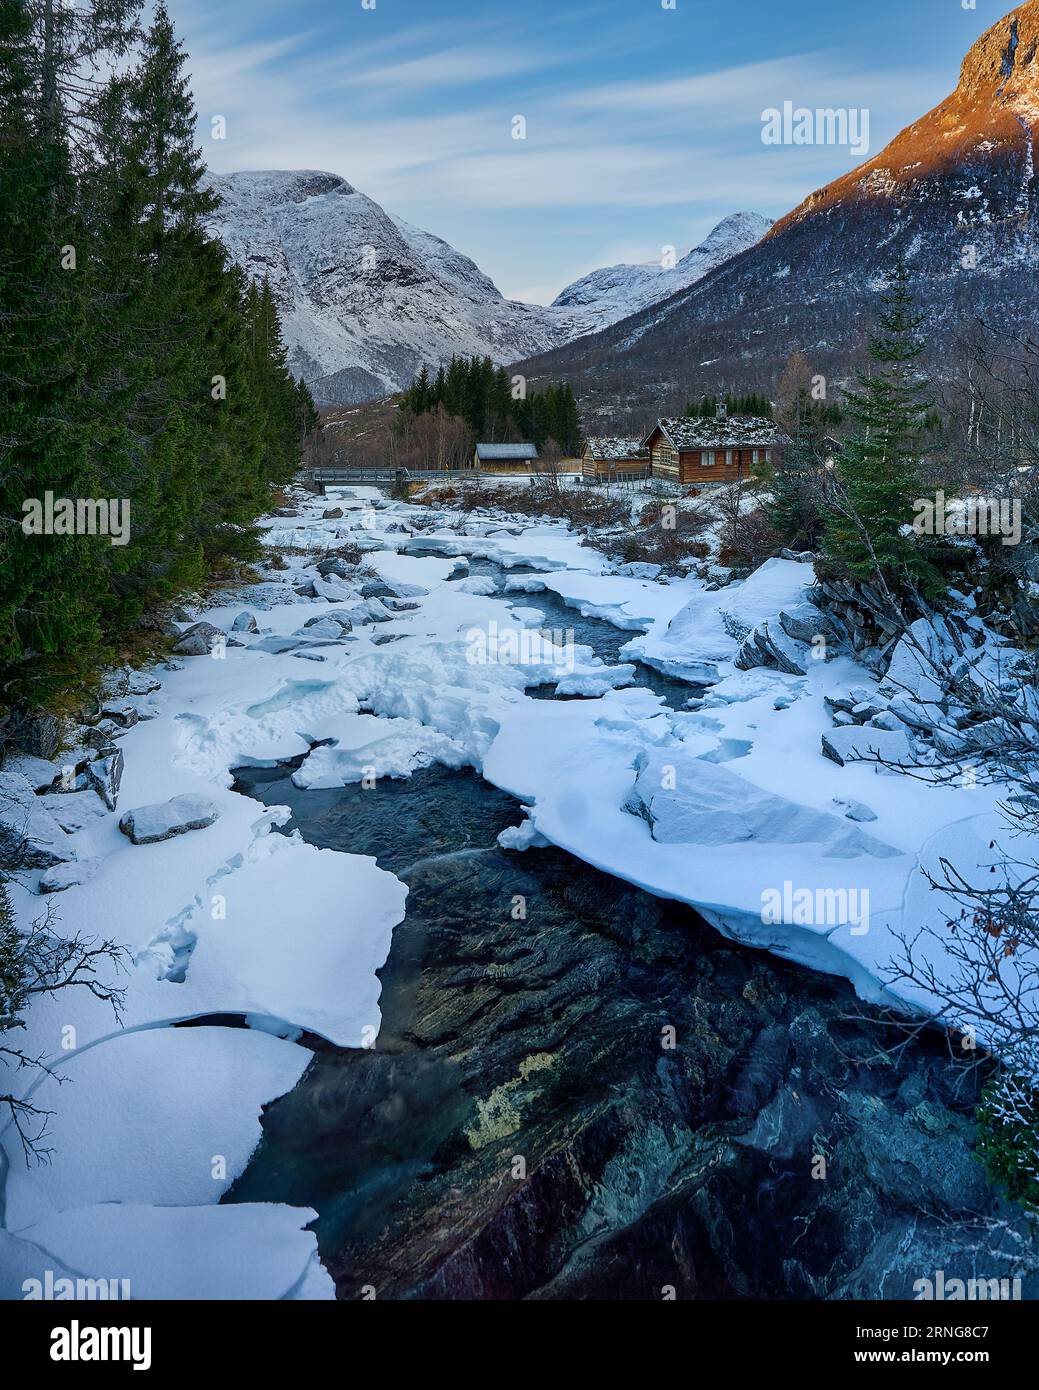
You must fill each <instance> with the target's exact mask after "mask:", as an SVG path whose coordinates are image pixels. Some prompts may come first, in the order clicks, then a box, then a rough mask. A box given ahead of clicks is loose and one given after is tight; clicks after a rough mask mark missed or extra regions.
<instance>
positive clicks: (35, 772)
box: [7, 756, 64, 792]
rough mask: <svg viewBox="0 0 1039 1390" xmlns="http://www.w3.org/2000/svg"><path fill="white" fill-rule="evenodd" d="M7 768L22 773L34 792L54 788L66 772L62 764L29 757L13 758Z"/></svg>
mask: <svg viewBox="0 0 1039 1390" xmlns="http://www.w3.org/2000/svg"><path fill="white" fill-rule="evenodd" d="M7 767H8V768H9V769H10V770H11V771H14V772H20V773H21V775H22V776H23V777H24V778H25V779H26V781H27V782H28V783H29V785H30V786H31V787H32V789H33V791H34V792H43V791H47V790H48V789H49V788H50V787H53V785H54V783H55V782H56V781H57V780H58V778H59V777H60V776H61V774H62V772H63V770H64V769H63V766H62V764H61V763H52V762H49V761H48V760H47V759H46V758H33V757H29V756H25V757H20V758H11V759H9V760H8V763H7Z"/></svg>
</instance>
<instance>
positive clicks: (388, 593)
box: [361, 579, 397, 598]
mask: <svg viewBox="0 0 1039 1390" xmlns="http://www.w3.org/2000/svg"><path fill="white" fill-rule="evenodd" d="M361 597H362V598H396V597H397V595H396V594H395V593H394V591H393V590H392V589H391V588H390V586H389V585H388V584H387V583H386V582H385V581H384V580H382V579H375V580H372V581H371V583H369V584H362V585H361Z"/></svg>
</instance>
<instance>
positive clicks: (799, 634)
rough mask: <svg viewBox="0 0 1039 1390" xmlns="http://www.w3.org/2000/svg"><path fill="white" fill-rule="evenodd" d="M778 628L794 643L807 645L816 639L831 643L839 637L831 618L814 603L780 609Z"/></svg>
mask: <svg viewBox="0 0 1039 1390" xmlns="http://www.w3.org/2000/svg"><path fill="white" fill-rule="evenodd" d="M779 626H780V627H781V628H782V629H783V631H784V632H785V633H786V635H787V636H788V637H791V638H793V639H794V641H795V642H807V643H808V644H809V645H811V643H812V642H813V641H814V640H815V638H817V637H825V638H826V639H827V640H828V641H833V640H835V639H836V638H837V637H838V636H839V633H838V630H837V625H836V623H835V622H834V620H833V618H831V616H830V615H829V613H824V612H823V610H822V609H821V608H817V607H816V606H815V604H814V603H799V604H797V605H796V606H791V607H790V608H782V609H780V611H779Z"/></svg>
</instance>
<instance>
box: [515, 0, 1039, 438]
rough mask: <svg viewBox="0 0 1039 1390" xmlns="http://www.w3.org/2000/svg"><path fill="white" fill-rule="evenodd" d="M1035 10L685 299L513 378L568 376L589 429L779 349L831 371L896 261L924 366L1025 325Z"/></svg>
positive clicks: (1024, 8)
mask: <svg viewBox="0 0 1039 1390" xmlns="http://www.w3.org/2000/svg"><path fill="white" fill-rule="evenodd" d="M1037 145H1039V0H1028V3H1027V4H1024V5H1021V6H1019V7H1018V9H1016V10H1014V11H1013V13H1011V14H1009V15H1007V16H1005V17H1004V18H1003V19H1001V20H999V21H998V22H997V23H996V24H994V25H993V26H992V27H991V28H990V29H989V30H988V31H987V32H986V33H985V34H984V35H982V37H981V38H980V39H979V40H978V41H977V42H976V43H975V44H974V46H973V47H972V48H971V50H970V51H969V53H968V54H967V55H966V57H965V59H964V62H963V66H962V70H961V73H960V80H959V83H958V85H957V87H956V89H955V91H953V92H952V94H951V95H950V96H949V97H947V98H946V99H945V101H943V102H942V103H941V104H940V105H939V106H937V107H935V109H934V110H933V111H930V112H928V113H927V114H926V115H924V116H922V117H921V118H920V119H919V120H918V121H916V122H914V123H913V124H912V125H910V126H908V127H907V128H906V129H905V130H903V131H902V132H901V133H900V134H899V135H897V136H896V137H895V139H894V140H892V141H891V143H890V144H889V145H888V146H887V147H886V148H885V149H883V150H881V151H880V153H879V154H877V155H875V156H874V157H872V158H871V159H869V160H868V161H867V162H866V163H864V164H861V165H860V166H859V167H858V168H856V169H853V170H852V171H851V172H849V173H848V174H845V175H844V176H843V177H841V178H839V179H837V180H835V181H834V182H833V183H831V184H828V185H827V186H826V187H824V188H821V189H819V190H817V191H816V192H814V193H812V194H811V195H810V196H809V197H808V198H806V199H805V201H804V202H803V203H801V204H800V205H799V206H798V207H797V208H795V209H794V210H793V211H792V212H790V213H789V214H788V215H787V216H786V217H783V218H781V219H780V220H779V221H778V222H777V223H776V224H775V226H774V227H773V228H772V229H771V230H770V231H769V232H768V234H767V235H766V236H765V237H763V238H762V239H761V240H760V241H759V242H758V243H757V244H756V245H755V246H753V247H752V248H751V249H750V250H748V251H745V252H744V253H743V254H741V255H739V256H736V257H733V258H731V259H729V260H728V261H726V262H725V264H723V265H722V266H720V267H718V268H717V269H715V270H713V271H711V272H710V273H709V274H708V275H706V276H704V277H703V278H702V279H701V280H699V281H698V282H697V283H696V284H694V285H692V286H690V287H689V288H688V289H684V290H680V291H679V293H678V294H677V295H674V296H673V297H671V298H669V299H668V300H667V301H666V302H664V303H663V304H659V305H651V306H649V307H648V308H645V309H643V310H641V311H640V312H638V313H637V314H635V315H633V316H632V317H631V318H628V319H625V320H624V321H623V322H620V323H616V324H613V325H612V326H611V327H609V328H608V329H605V330H604V331H602V332H601V333H600V334H598V335H596V336H595V337H594V338H588V339H587V340H582V341H579V342H575V343H572V344H568V345H564V346H563V347H562V348H559V349H556V350H555V351H552V352H549V353H547V354H545V355H543V356H542V357H540V358H539V359H537V360H536V361H532V362H528V363H526V364H525V365H524V366H523V368H522V370H523V371H525V372H526V373H527V375H528V376H530V377H532V378H534V379H535V380H536V379H539V378H552V379H560V378H562V379H566V380H569V381H570V382H571V383H572V384H573V386H574V390H575V391H576V392H577V393H578V396H579V397H580V399H581V402H582V405H583V407H584V411H585V414H586V418H589V419H595V420H596V422H597V427H598V428H602V429H607V428H609V427H610V426H611V424H617V425H618V426H619V425H620V424H627V423H628V422H629V414H630V412H631V411H632V410H635V411H638V410H642V411H644V412H646V413H647V414H649V413H650V412H652V413H654V414H661V415H663V414H667V413H668V412H669V411H671V410H675V409H678V408H681V405H682V404H683V403H684V402H685V401H687V400H688V399H689V398H690V397H692V396H695V395H697V394H698V393H700V392H701V391H704V390H716V389H718V387H719V384H722V385H728V386H732V387H735V388H739V389H745V390H751V389H760V390H768V389H770V388H771V386H772V385H773V384H774V383H775V381H776V379H777V378H778V376H779V375H780V373H781V372H782V369H783V366H784V364H785V362H786V360H787V358H788V356H789V354H790V353H791V352H792V351H794V350H795V349H796V350H799V351H801V352H803V353H804V354H805V356H806V357H807V359H808V360H809V362H810V363H811V366H812V370H813V371H815V372H819V373H821V374H823V375H824V376H826V377H827V378H828V379H829V380H831V381H832V382H834V383H840V382H841V381H842V380H844V379H846V378H847V377H848V376H849V375H850V373H851V371H852V369H853V368H854V367H855V366H856V365H857V362H858V354H861V351H862V345H863V342H864V339H865V337H866V334H867V332H868V330H869V327H870V325H871V323H872V322H873V321H874V320H875V317H876V313H877V308H878V301H879V295H880V293H881V290H882V288H883V285H884V282H885V275H886V272H887V270H888V269H889V268H890V266H891V264H892V263H893V261H894V260H895V258H896V257H897V256H898V255H899V254H901V255H902V256H903V257H904V258H905V261H906V264H907V266H908V269H909V273H910V278H911V284H912V290H913V294H914V297H915V299H916V302H917V305H918V307H919V310H920V313H921V314H922V316H923V321H924V322H923V339H924V343H925V347H926V351H927V354H928V359H927V362H928V366H929V367H930V368H931V369H932V370H933V371H934V372H935V373H936V374H940V373H941V372H942V370H943V368H944V364H945V363H946V361H947V360H948V358H949V354H950V353H952V352H954V351H955V350H956V345H957V339H958V336H959V335H960V334H961V333H962V332H963V331H964V330H965V329H966V328H968V327H969V325H971V324H972V323H973V322H974V321H976V320H978V319H982V320H983V321H984V322H986V323H987V324H989V325H991V326H993V327H994V328H998V329H999V330H1000V331H1001V332H1004V333H1006V334H1008V335H1009V334H1011V333H1013V332H1017V333H1020V334H1027V335H1030V336H1034V335H1035V333H1036V332H1037V331H1039V234H1037V230H1036V227H1037V218H1039V179H1037V176H1036V169H1037Z"/></svg>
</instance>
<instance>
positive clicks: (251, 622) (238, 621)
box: [231, 612, 257, 632]
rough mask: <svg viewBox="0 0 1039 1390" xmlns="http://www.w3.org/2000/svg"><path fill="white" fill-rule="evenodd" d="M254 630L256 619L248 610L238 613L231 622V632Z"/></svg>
mask: <svg viewBox="0 0 1039 1390" xmlns="http://www.w3.org/2000/svg"><path fill="white" fill-rule="evenodd" d="M256 630H257V629H256V619H255V618H254V617H253V615H252V614H251V613H248V612H246V613H239V614H238V617H237V618H235V620H234V622H233V623H232V624H231V631H232V632H255V631H256Z"/></svg>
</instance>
